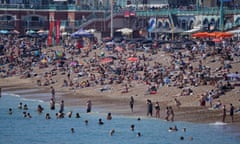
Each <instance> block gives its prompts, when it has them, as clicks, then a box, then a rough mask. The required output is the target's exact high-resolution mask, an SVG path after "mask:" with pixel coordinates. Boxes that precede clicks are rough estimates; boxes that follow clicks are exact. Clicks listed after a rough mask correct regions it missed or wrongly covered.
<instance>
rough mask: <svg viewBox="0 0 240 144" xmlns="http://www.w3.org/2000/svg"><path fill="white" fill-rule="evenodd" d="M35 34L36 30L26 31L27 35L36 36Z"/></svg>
mask: <svg viewBox="0 0 240 144" xmlns="http://www.w3.org/2000/svg"><path fill="white" fill-rule="evenodd" d="M34 33H36V32H35V31H34V30H28V31H26V34H34Z"/></svg>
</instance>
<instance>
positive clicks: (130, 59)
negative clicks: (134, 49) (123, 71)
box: [127, 57, 138, 62]
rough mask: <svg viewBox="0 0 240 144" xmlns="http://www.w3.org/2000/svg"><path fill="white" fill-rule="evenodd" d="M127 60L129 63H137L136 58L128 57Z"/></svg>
mask: <svg viewBox="0 0 240 144" xmlns="http://www.w3.org/2000/svg"><path fill="white" fill-rule="evenodd" d="M127 60H128V61H130V62H136V61H138V58H137V57H130V58H128V59H127Z"/></svg>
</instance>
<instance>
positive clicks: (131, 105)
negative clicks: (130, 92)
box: [129, 96, 134, 112]
mask: <svg viewBox="0 0 240 144" xmlns="http://www.w3.org/2000/svg"><path fill="white" fill-rule="evenodd" d="M129 105H130V109H131V111H132V112H133V105H134V99H133V96H131V98H130V102H129Z"/></svg>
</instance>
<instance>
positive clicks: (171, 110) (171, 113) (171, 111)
mask: <svg viewBox="0 0 240 144" xmlns="http://www.w3.org/2000/svg"><path fill="white" fill-rule="evenodd" d="M168 110H169V115H170V116H171V119H170V120H171V121H172V122H173V121H174V116H175V115H174V111H173V108H172V107H171V106H169V107H168Z"/></svg>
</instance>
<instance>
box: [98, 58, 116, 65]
mask: <svg viewBox="0 0 240 144" xmlns="http://www.w3.org/2000/svg"><path fill="white" fill-rule="evenodd" d="M111 62H113V59H112V58H109V57H107V58H103V59H101V60H100V63H101V64H108V63H111Z"/></svg>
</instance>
